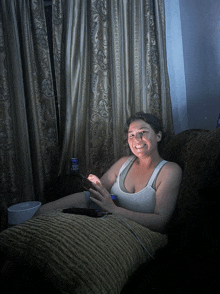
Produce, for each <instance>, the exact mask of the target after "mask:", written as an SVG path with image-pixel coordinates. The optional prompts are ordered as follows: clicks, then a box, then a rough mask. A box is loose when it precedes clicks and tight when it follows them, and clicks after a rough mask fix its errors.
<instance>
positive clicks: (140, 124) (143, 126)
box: [128, 119, 151, 132]
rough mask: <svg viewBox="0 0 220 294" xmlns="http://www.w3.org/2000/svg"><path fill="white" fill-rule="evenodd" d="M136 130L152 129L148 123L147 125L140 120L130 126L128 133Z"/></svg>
mask: <svg viewBox="0 0 220 294" xmlns="http://www.w3.org/2000/svg"><path fill="white" fill-rule="evenodd" d="M135 129H138V130H141V129H151V126H150V125H149V124H148V123H146V122H145V121H144V120H142V119H139V120H135V121H133V122H132V123H131V124H130V125H129V128H128V132H129V131H131V130H135Z"/></svg>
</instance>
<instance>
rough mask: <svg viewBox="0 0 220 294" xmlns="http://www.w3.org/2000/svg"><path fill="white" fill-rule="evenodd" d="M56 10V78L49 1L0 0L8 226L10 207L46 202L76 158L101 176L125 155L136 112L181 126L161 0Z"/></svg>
mask: <svg viewBox="0 0 220 294" xmlns="http://www.w3.org/2000/svg"><path fill="white" fill-rule="evenodd" d="M52 13H53V22H52V29H53V63H54V67H55V80H53V78H52V72H51V61H50V51H49V46H48V37H47V36H48V35H47V26H46V20H45V14H44V3H43V0H10V1H8V0H1V1H0V217H1V225H0V229H1V228H3V227H5V226H6V222H7V208H8V207H9V206H10V205H13V204H15V203H19V202H23V201H29V200H40V201H42V202H45V200H46V194H45V193H46V192H45V191H47V187H48V186H49V185H50V184H51V182H53V180H54V179H56V178H57V174H58V173H59V174H60V175H62V174H63V173H66V172H67V171H68V170H69V160H70V158H71V157H77V158H78V159H79V163H80V170H81V172H82V173H84V174H85V175H88V174H89V173H94V174H96V175H97V176H99V177H100V176H101V175H102V174H103V173H104V172H105V171H106V170H107V169H108V168H109V167H110V166H111V165H112V164H113V163H114V162H115V161H116V160H117V159H119V158H120V157H121V156H123V155H125V154H127V152H128V151H127V149H126V147H125V145H124V132H123V129H124V124H125V121H126V119H127V118H128V117H129V116H130V115H132V114H134V113H135V112H137V111H139V110H143V111H146V112H151V113H153V114H156V115H157V116H158V117H159V118H162V120H163V122H164V126H165V128H166V130H167V131H168V133H170V134H173V123H172V112H171V103H170V96H169V83H168V76H167V67H166V52H165V21H164V3H163V0H137V1H133V0H111V1H109V0H103V1H101V0H53V1H52ZM55 93H56V94H57V97H55Z"/></svg>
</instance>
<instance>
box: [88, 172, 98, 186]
mask: <svg viewBox="0 0 220 294" xmlns="http://www.w3.org/2000/svg"><path fill="white" fill-rule="evenodd" d="M87 179H88V180H90V181H91V182H93V183H95V184H98V183H99V184H100V185H101V181H100V179H99V178H98V177H97V176H95V175H92V174H90V175H89V176H88V178H87Z"/></svg>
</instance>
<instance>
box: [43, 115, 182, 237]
mask: <svg viewBox="0 0 220 294" xmlns="http://www.w3.org/2000/svg"><path fill="white" fill-rule="evenodd" d="M127 136H128V145H129V147H130V150H131V152H132V153H133V155H131V156H129V157H122V158H121V159H119V160H118V161H117V162H116V163H115V164H114V165H113V166H112V167H111V168H110V169H109V170H108V171H107V172H106V173H105V174H104V175H103V176H102V177H101V179H99V178H97V177H96V176H95V175H89V177H88V179H89V180H90V181H92V182H93V185H94V189H90V190H89V193H88V192H82V193H76V194H74V195H69V196H66V197H64V198H61V199H58V200H56V201H54V202H51V203H48V204H45V205H43V206H42V207H41V208H40V210H39V213H43V212H47V211H50V210H55V209H61V208H68V207H82V208H86V207H91V203H94V204H96V205H98V206H99V207H100V208H101V209H102V210H104V211H107V212H109V213H113V214H116V215H118V216H119V217H125V218H128V219H130V220H132V221H135V222H137V223H138V224H140V225H143V226H145V227H147V228H149V229H151V230H154V231H158V232H163V230H164V229H165V227H166V224H167V223H168V221H169V220H170V217H171V216H172V214H173V212H174V209H175V204H176V200H177V196H178V192H179V186H180V183H181V179H182V170H181V168H180V167H179V166H178V165H177V164H176V163H174V162H167V161H165V160H163V159H162V158H161V157H160V155H159V152H158V144H159V143H160V142H161V140H162V126H161V123H160V121H159V120H158V119H157V118H156V117H155V116H153V115H151V114H147V113H143V112H139V113H137V114H136V115H135V116H133V117H131V118H129V119H128V121H127ZM110 194H115V195H117V202H118V204H117V205H116V204H115V203H114V202H113V200H112V199H111V196H110ZM39 213H38V214H39Z"/></svg>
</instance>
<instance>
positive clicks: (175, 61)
mask: <svg viewBox="0 0 220 294" xmlns="http://www.w3.org/2000/svg"><path fill="white" fill-rule="evenodd" d="M164 3H165V19H166V46H167V66H168V73H169V81H170V95H171V100H172V110H173V122H174V131H175V133H176V134H177V133H179V132H181V131H183V130H186V129H188V116H187V100H186V81H185V69H184V59H183V43H182V29H181V19H180V8H179V0H164Z"/></svg>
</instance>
